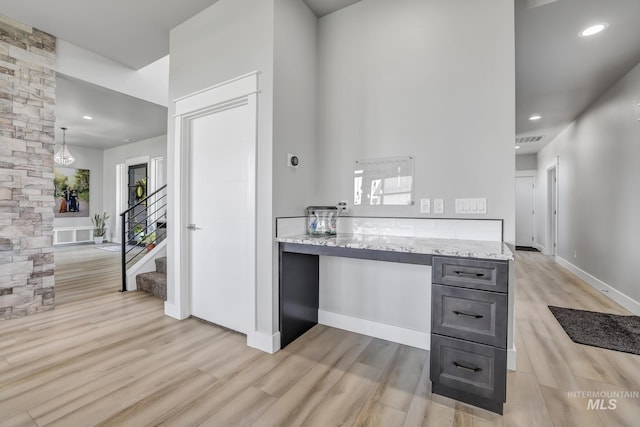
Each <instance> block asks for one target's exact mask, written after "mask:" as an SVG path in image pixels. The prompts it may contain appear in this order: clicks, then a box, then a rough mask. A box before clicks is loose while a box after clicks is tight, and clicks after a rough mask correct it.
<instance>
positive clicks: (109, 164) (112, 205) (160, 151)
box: [103, 135, 167, 240]
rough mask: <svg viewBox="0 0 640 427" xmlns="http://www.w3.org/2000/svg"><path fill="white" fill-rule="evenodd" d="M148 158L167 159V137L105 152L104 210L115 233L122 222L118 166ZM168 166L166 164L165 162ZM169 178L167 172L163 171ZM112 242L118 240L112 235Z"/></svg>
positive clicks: (146, 140) (151, 139)
mask: <svg viewBox="0 0 640 427" xmlns="http://www.w3.org/2000/svg"><path fill="white" fill-rule="evenodd" d="M144 156H146V157H148V158H149V160H151V159H153V158H154V157H162V158H164V159H166V158H167V135H160V136H157V137H155V138H150V139H145V140H143V141H138V142H133V143H131V144H126V145H121V146H119V147H115V148H110V149H108V150H105V151H104V155H103V169H104V183H103V201H104V202H103V203H104V210H105V211H106V212H107V213H108V214H109V216H110V218H109V220H108V221H109V229H110V230H111V232H112V233H113V232H114V230H116V221H120V216H119V215H120V213H121V212H116V165H117V164H121V163H126V162H127V160H129V159H134V158H138V157H144ZM165 165H166V162H165ZM163 173H164V176H165V177H166V176H167V171H166V170H164V171H163ZM112 240H118V238H117V237H116V236H113V235H112Z"/></svg>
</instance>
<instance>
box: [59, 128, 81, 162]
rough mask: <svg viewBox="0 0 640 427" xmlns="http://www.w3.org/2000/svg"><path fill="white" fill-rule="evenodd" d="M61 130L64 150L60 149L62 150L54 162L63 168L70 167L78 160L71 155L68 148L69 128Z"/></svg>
mask: <svg viewBox="0 0 640 427" xmlns="http://www.w3.org/2000/svg"><path fill="white" fill-rule="evenodd" d="M60 129H62V148H60V150H59V151H58V152H57V153H56V155H55V157H54V158H53V160H54V161H55V162H56V163H57V164H59V165H61V166H69V165H70V164H71V163H73V162H75V160H76V158H75V157H73V156H72V155H71V153H70V152H69V148H68V147H67V140H66V133H67V128H60Z"/></svg>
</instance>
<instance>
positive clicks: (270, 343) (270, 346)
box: [247, 331, 280, 354]
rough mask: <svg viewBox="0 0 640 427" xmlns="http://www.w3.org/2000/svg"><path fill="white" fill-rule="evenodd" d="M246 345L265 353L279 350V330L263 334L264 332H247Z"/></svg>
mask: <svg viewBox="0 0 640 427" xmlns="http://www.w3.org/2000/svg"><path fill="white" fill-rule="evenodd" d="M247 345H248V346H249V347H253V348H256V349H258V350H260V351H264V352H265V353H269V354H273V353H275V352H276V351H278V350H280V332H279V331H278V332H276V333H275V334H265V333H264V332H259V331H252V332H249V333H248V334H247Z"/></svg>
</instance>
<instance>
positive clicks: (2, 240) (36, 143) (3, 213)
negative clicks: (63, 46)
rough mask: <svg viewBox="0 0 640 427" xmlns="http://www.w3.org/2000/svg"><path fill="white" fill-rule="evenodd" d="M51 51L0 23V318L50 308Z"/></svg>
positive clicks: (12, 24)
mask: <svg viewBox="0 0 640 427" xmlns="http://www.w3.org/2000/svg"><path fill="white" fill-rule="evenodd" d="M55 50H56V39H55V38H54V37H53V36H51V35H49V34H47V33H44V32H42V31H39V30H36V29H34V28H31V27H29V26H26V25H23V24H21V23H19V22H16V21H13V20H11V19H10V18H6V17H3V16H0V319H9V318H12V317H20V316H24V315H27V314H31V313H35V312H39V311H45V310H49V309H52V308H53V306H54V305H53V304H54V276H53V271H54V260H53V244H52V235H53V232H52V229H53V205H54V194H53V191H54V190H53V149H54V126H55V123H54V122H55V117H54V107H55V98H56V95H55V90H56V75H55Z"/></svg>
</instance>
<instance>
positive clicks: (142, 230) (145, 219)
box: [120, 184, 167, 292]
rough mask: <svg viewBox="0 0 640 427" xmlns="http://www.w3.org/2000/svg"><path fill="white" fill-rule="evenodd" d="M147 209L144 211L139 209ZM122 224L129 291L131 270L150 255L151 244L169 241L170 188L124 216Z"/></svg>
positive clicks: (124, 282)
mask: <svg viewBox="0 0 640 427" xmlns="http://www.w3.org/2000/svg"><path fill="white" fill-rule="evenodd" d="M141 206H144V207H145V209H144V210H142V211H140V210H139V209H137V208H140V207H141ZM120 218H121V219H120V220H121V221H122V227H121V230H122V235H121V236H120V237H121V238H122V240H121V242H122V289H121V290H120V291H121V292H126V290H127V270H128V269H129V266H130V265H132V264H134V263H135V262H136V261H138V260H139V259H140V258H142V256H141V254H142V253H143V252H146V251H147V248H146V246H147V244H151V243H155V244H157V243H160V242H161V241H163V240H164V239H166V237H167V185H166V184H165V185H163V186H162V187H160V188H158V189H157V190H156V191H154V192H153V193H151V194H149V195H148V196H147V197H145V198H144V199H142V200H140V201H139V202H137V203H136V204H135V205H133V206H131V207H130V208H129V209H127V210H126V211H124V212H122V213H121V214H120Z"/></svg>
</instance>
